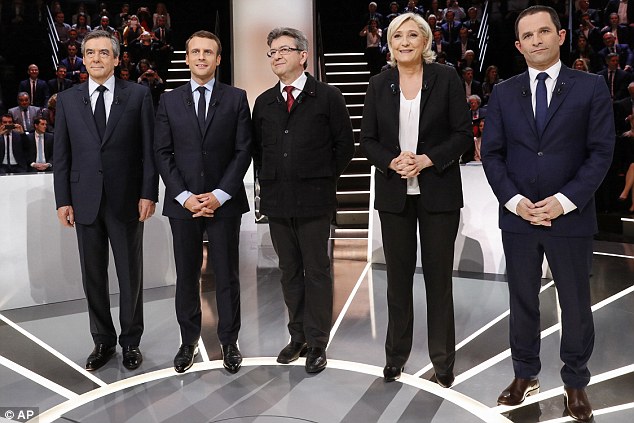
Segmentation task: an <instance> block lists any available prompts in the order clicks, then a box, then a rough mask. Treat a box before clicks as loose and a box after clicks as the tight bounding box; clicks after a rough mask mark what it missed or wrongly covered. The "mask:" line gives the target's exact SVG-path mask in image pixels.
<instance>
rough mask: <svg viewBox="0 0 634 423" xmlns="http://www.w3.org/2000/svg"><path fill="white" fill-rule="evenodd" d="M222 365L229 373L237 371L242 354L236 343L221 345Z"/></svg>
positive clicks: (240, 363)
mask: <svg viewBox="0 0 634 423" xmlns="http://www.w3.org/2000/svg"><path fill="white" fill-rule="evenodd" d="M221 348H222V365H223V366H224V367H225V369H227V371H228V372H229V373H238V370H240V366H241V365H242V354H241V353H240V350H239V349H238V346H237V345H236V344H227V345H222V346H221Z"/></svg>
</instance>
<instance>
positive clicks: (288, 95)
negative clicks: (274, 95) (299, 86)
mask: <svg viewBox="0 0 634 423" xmlns="http://www.w3.org/2000/svg"><path fill="white" fill-rule="evenodd" d="M294 89H295V88H294V87H293V86H292V85H287V86H285V87H284V91H286V110H287V111H288V112H289V113H290V111H291V107H293V103H295V98H294V97H293V90H294Z"/></svg>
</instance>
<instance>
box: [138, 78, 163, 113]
mask: <svg viewBox="0 0 634 423" xmlns="http://www.w3.org/2000/svg"><path fill="white" fill-rule="evenodd" d="M137 82H138V83H139V84H141V85H145V86H146V87H149V88H150V92H151V93H152V102H153V103H154V108H155V109H156V108H157V107H158V104H159V99H160V98H161V94H163V92H164V91H165V83H164V82H163V80H162V79H161V77H160V76H159V74H158V73H156V71H155V70H153V69H148V70H146V71H145V72H143V73H142V74H141V76H140V77H139V79H138V81H137Z"/></svg>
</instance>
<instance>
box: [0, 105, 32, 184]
mask: <svg viewBox="0 0 634 423" xmlns="http://www.w3.org/2000/svg"><path fill="white" fill-rule="evenodd" d="M22 134H24V128H23V127H22V125H20V124H19V123H18V124H16V123H13V116H11V114H5V115H2V124H1V125H0V135H2V142H0V157H1V158H2V162H0V175H4V174H7V173H23V172H26V153H25V151H24V144H23V143H22V140H21V135H22Z"/></svg>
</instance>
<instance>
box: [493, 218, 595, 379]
mask: <svg viewBox="0 0 634 423" xmlns="http://www.w3.org/2000/svg"><path fill="white" fill-rule="evenodd" d="M553 224H556V222H553ZM502 243H503V245H504V255H505V256H506V272H507V275H508V286H509V294H510V295H509V296H510V312H511V314H510V345H511V356H512V359H513V370H514V371H515V376H516V377H519V378H523V379H532V378H535V377H537V375H538V374H539V371H540V370H541V361H540V359H539V350H540V340H541V339H540V319H539V290H540V288H541V276H542V262H543V260H544V254H546V258H547V259H548V264H549V265H550V269H551V271H552V274H553V278H554V280H555V286H556V287H557V293H558V296H559V305H560V307H561V326H562V328H561V345H560V357H561V361H563V363H564V365H563V367H562V368H561V379H562V380H563V382H564V385H565V386H567V387H571V388H583V387H585V386H586V385H588V382H589V381H590V371H589V370H588V366H587V365H588V360H590V356H591V355H592V350H593V348H594V323H593V319H592V310H591V308H590V307H591V303H590V282H589V281H590V270H591V264H592V237H591V236H590V237H558V236H551V235H550V234H548V233H546V230H544V231H535V232H533V233H530V234H517V233H511V232H505V231H502Z"/></svg>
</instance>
